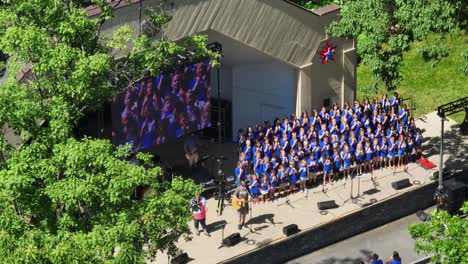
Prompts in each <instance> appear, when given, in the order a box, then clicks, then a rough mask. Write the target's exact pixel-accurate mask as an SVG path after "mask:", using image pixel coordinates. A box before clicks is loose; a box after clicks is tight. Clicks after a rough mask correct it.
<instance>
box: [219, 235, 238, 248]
mask: <svg viewBox="0 0 468 264" xmlns="http://www.w3.org/2000/svg"><path fill="white" fill-rule="evenodd" d="M240 240H241V236H240V234H239V233H234V234H231V235H229V236H228V237H226V238H225V239H223V245H224V246H226V247H232V246H234V245H236V244H237V243H239V242H240Z"/></svg>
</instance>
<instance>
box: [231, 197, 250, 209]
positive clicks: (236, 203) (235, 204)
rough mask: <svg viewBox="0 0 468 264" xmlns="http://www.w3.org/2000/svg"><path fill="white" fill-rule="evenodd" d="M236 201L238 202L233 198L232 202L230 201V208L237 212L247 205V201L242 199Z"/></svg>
mask: <svg viewBox="0 0 468 264" xmlns="http://www.w3.org/2000/svg"><path fill="white" fill-rule="evenodd" d="M238 200H239V201H237V200H236V198H234V197H233V198H232V201H231V204H232V208H234V209H236V210H239V209H241V208H243V207H245V206H246V204H247V201H246V200H245V199H244V198H239V199H238Z"/></svg>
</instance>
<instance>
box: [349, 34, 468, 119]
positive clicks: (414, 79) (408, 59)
mask: <svg viewBox="0 0 468 264" xmlns="http://www.w3.org/2000/svg"><path fill="white" fill-rule="evenodd" d="M427 41H433V40H431V39H429V40H427ZM424 44H425V43H424V42H416V43H413V44H412V45H411V49H410V50H409V51H408V52H406V53H405V54H404V56H403V66H402V67H401V71H402V76H403V81H402V82H401V83H400V86H399V88H398V89H397V90H396V91H397V92H398V93H399V94H400V97H401V98H409V97H411V98H412V99H414V102H415V106H416V110H415V111H414V112H413V115H414V116H415V117H419V116H421V115H424V114H426V113H429V112H432V111H434V110H435V109H436V108H437V106H439V105H442V104H445V103H448V102H451V101H454V100H457V99H460V98H462V97H466V96H468V77H465V76H464V75H463V73H462V72H461V71H460V70H459V67H460V66H461V64H462V60H463V57H462V52H463V51H467V50H468V36H467V35H466V33H464V32H463V33H460V34H459V35H454V36H451V37H449V38H448V40H447V43H446V44H447V46H448V48H449V56H448V57H445V58H443V59H442V60H441V62H440V63H439V65H438V66H436V67H432V66H431V65H430V63H426V62H424V60H423V59H422V57H421V56H420V55H419V54H418V52H417V49H418V47H421V46H423V45H424ZM357 76H358V80H357V86H358V91H357V97H358V99H359V100H362V99H363V98H365V97H366V96H367V97H369V98H370V99H371V100H372V98H373V97H374V96H378V98H380V95H381V93H382V91H383V86H382V85H381V84H379V91H378V92H366V91H365V89H363V87H369V86H370V85H371V83H372V78H371V72H370V69H369V68H368V67H366V65H364V64H361V65H359V67H358V70H357ZM391 93H393V92H388V93H387V94H388V95H389V97H391ZM408 105H409V103H408ZM464 117H465V113H464V112H462V113H458V114H455V115H453V116H450V118H452V119H454V120H455V121H456V122H457V123H461V122H462V121H463V119H464Z"/></svg>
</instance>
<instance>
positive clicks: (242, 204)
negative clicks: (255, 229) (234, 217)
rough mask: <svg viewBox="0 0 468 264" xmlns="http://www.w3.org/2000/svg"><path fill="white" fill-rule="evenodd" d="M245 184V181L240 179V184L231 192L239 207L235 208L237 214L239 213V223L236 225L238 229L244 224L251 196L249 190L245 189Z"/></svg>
mask: <svg viewBox="0 0 468 264" xmlns="http://www.w3.org/2000/svg"><path fill="white" fill-rule="evenodd" d="M246 186H247V185H246V184H245V181H241V184H240V186H239V187H237V189H236V190H235V191H234V193H233V194H232V198H233V199H234V200H235V201H236V202H237V203H238V205H239V209H237V214H238V215H239V224H238V225H237V227H238V228H239V230H241V229H242V226H244V225H245V216H246V215H247V213H248V212H249V203H248V201H249V197H251V195H250V193H249V191H248V190H247V187H246Z"/></svg>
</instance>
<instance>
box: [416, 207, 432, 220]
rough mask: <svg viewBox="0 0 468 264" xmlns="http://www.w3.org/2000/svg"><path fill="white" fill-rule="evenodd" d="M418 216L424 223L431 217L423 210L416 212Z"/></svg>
mask: <svg viewBox="0 0 468 264" xmlns="http://www.w3.org/2000/svg"><path fill="white" fill-rule="evenodd" d="M416 215H417V216H418V218H419V219H420V220H421V221H423V222H426V221H427V220H429V218H430V216H429V215H428V214H426V213H425V212H424V211H423V210H418V211H417V212H416Z"/></svg>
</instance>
